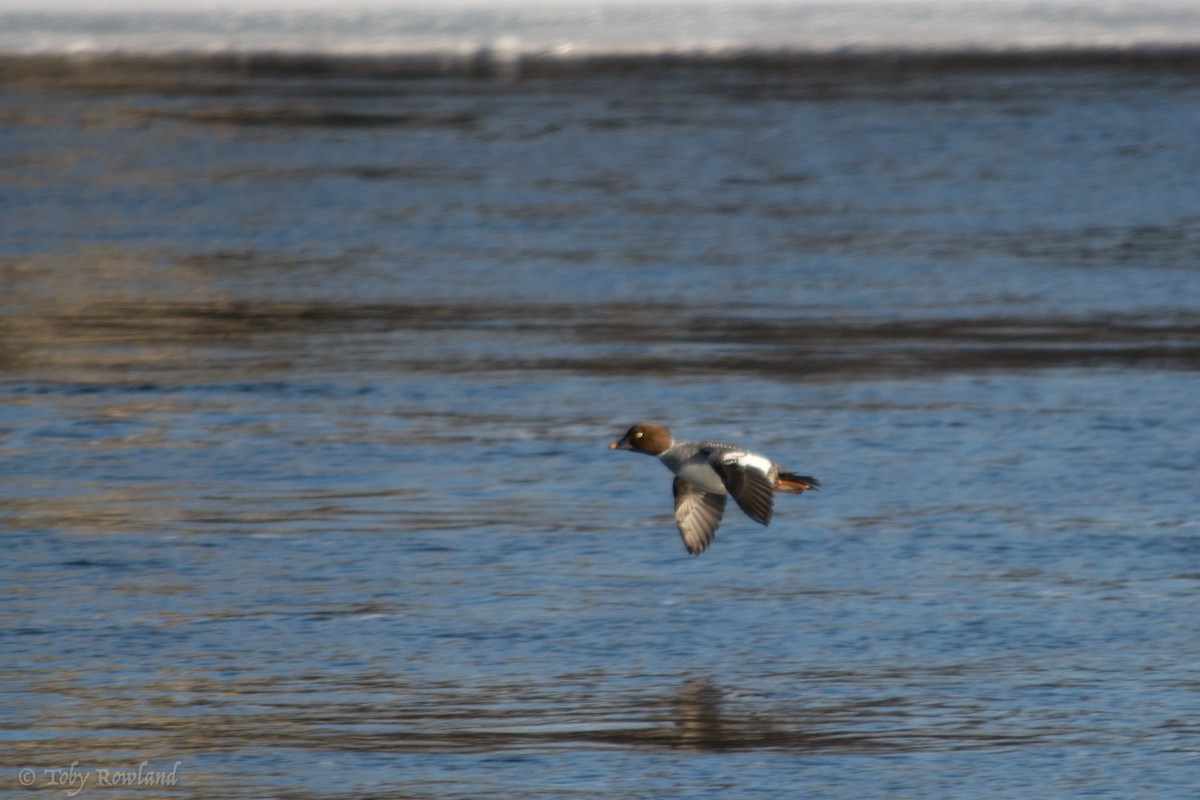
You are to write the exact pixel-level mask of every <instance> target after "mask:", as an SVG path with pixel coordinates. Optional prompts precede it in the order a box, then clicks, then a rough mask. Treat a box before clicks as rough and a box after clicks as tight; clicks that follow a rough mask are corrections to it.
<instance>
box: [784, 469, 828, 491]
mask: <svg viewBox="0 0 1200 800" xmlns="http://www.w3.org/2000/svg"><path fill="white" fill-rule="evenodd" d="M820 485H821V482H820V481H819V480H817V479H816V478H813V477H810V476H808V475H796V474H794V473H791V472H782V471H781V472H780V473H779V480H778V481H777V482H776V483H775V491H776V492H778V493H780V494H800V493H801V492H807V491H808V490H809V489H816V488H818V487H820Z"/></svg>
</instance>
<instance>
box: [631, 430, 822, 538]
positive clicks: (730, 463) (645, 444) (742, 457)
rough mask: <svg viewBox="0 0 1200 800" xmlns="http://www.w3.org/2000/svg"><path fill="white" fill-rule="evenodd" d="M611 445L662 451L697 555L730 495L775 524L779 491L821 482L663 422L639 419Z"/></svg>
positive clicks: (682, 531)
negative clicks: (679, 437) (681, 433)
mask: <svg viewBox="0 0 1200 800" xmlns="http://www.w3.org/2000/svg"><path fill="white" fill-rule="evenodd" d="M608 449H609V450H632V451H633V452H635V453H645V454H646V455H648V456H658V460H659V461H661V462H662V463H663V464H665V465H666V467H667V469H669V470H671V472H674V473H675V485H674V490H675V521H676V522H677V523H678V524H679V535H680V536H682V537H683V546H684V547H686V548H687V551H688V552H689V553H691V554H692V555H694V556H698V555H700V554H701V553H703V552H704V551H705V550H706V549H708V545H709V543H710V542H712V540H713V536H715V535H716V533H717V525H719V524H720V522H721V517H722V516H724V514H725V497H726V495H733V499H734V502H736V503H737V504H738V508H740V509H742V511H744V512H746V516H748V517H750V519H752V520H754V521H755V522H757V523H759V524H761V525H769V524H771V515H772V514H773V513H774V510H775V493H776V492H779V493H782V494H800V493H801V492H804V491H807V490H809V489H816V488H817V487H818V486H820V481H818V480H817V479H816V478H812V477H809V476H807V475H796V474H794V473H791V472H785V471H784V470H782V469H780V468H779V465H778V464H776V463H775V462H773V461H771V459H769V458H767V457H766V456H760V455H758V454H757V453H751V452H750V451H748V450H743V449H742V448H740V447H734V446H733V445H729V444H720V443H719V442H677V441H675V440H674V439H672V438H671V432H670V431H669V430H667V429H666V428H665V427H664V426H662V425H658V424H655V423H653V422H639V423H637V424H636V425H634V426H633V427H632V428H630V429H629V430H628V431H626V432H625V435H624V436H622V437H621V438H620V439H619V440H617V441H615V442H613V443H612V444H610V445H609V446H608Z"/></svg>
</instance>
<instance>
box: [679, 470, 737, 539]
mask: <svg viewBox="0 0 1200 800" xmlns="http://www.w3.org/2000/svg"><path fill="white" fill-rule="evenodd" d="M674 490H675V522H676V523H678V525H679V535H680V536H681V537H683V546H684V547H686V548H687V551H688V552H689V553H691V554H692V555H694V556H698V555H700V554H701V553H703V552H704V551H705V550H707V549H708V545H709V544H710V543H711V542H712V540H713V537H714V536H716V535H717V525H719V524H720V523H721V517H723V516H725V495H723V494H714V493H713V492H706V491H704V490H703V489H701V488H699V487H697V486H693V485H692V484H690V483H688V482H687V481H685V480H683V478H676V479H675V484H674Z"/></svg>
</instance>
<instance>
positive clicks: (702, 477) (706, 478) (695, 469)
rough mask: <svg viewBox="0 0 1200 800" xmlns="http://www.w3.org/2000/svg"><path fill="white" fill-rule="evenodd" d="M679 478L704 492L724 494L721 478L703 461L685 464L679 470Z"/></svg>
mask: <svg viewBox="0 0 1200 800" xmlns="http://www.w3.org/2000/svg"><path fill="white" fill-rule="evenodd" d="M679 477H681V478H683V479H684V480H685V481H687V482H688V483H690V484H692V485H693V486H698V487H700V488H701V489H703V490H704V491H706V492H713V493H714V494H725V484H723V483H721V477H720V476H719V475H717V473H716V471H715V470H713V468H712V467H710V466H709V465H708V463H707V462H705V461H693V462H691V463H689V464H685V465H684V467H683V469H681V470H679Z"/></svg>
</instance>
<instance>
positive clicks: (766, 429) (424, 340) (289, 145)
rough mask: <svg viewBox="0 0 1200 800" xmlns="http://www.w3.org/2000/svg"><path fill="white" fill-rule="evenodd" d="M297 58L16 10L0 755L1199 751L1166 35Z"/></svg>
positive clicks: (667, 782)
mask: <svg viewBox="0 0 1200 800" xmlns="http://www.w3.org/2000/svg"><path fill="white" fill-rule="evenodd" d="M73 65H74V66H73ZM326 66H327V67H328V70H327V71H325V72H321V71H317V72H316V73H314V72H313V71H312V70H311V68H310V67H311V65H308V64H290V63H284V64H282V65H278V64H277V65H275V66H271V67H269V68H264V69H262V71H258V70H256V69H255V68H254V67H253V66H247V65H245V64H242V65H237V64H234V65H222V64H213V63H211V62H205V61H202V60H201V61H195V62H188V63H186V64H183V65H182V66H179V65H172V64H170V63H167V62H161V63H160V62H155V63H154V64H152V65H151V67H152V68H150V69H135V68H131V67H129V65H122V64H120V63H110V62H98V63H96V64H91V65H88V66H87V67H86V68H84V67H79V66H78V65H76V63H75V62H69V61H65V62H57V61H56V62H50V63H49V64H45V63H42V64H34V65H30V64H28V63H25V62H19V63H17V64H16V65H15V66H14V64H13V63H12V62H9V63H7V64H6V67H5V69H6V70H7V71H6V73H5V74H6V75H7V76H8V79H7V81H6V82H5V83H4V84H3V90H2V93H0V125H2V130H3V134H2V135H0V205H2V206H3V209H4V213H3V215H2V216H0V475H2V476H3V479H2V481H3V482H2V483H0V536H3V540H4V545H5V551H6V553H7V557H6V558H5V559H4V561H3V566H0V571H2V572H0V574H2V576H3V577H2V578H0V580H2V583H0V587H2V591H0V598H2V600H0V654H2V655H0V677H2V680H0V687H2V688H0V692H2V693H3V702H2V703H0V736H3V738H4V747H2V748H0V774H2V775H3V778H4V780H5V781H6V784H5V785H9V786H14V787H15V786H20V785H24V784H25V783H26V782H27V781H28V783H29V784H30V785H32V786H33V787H35V788H39V789H43V790H53V791H55V792H58V791H66V789H65V788H64V787H63V786H60V785H55V784H54V783H53V781H54V780H55V776H57V775H58V774H59V773H58V772H56V770H67V769H68V768H70V767H72V764H73V763H74V762H77V764H76V765H75V767H74V769H75V770H76V773H77V774H78V775H80V776H81V777H82V779H87V780H89V781H90V783H88V784H87V785H86V786H85V787H83V790H82V792H81V793H80V796H90V795H91V794H93V793H95V792H97V791H106V792H110V793H111V792H114V791H117V790H115V789H112V788H104V789H102V788H101V787H100V786H99V783H100V781H101V779H102V778H103V777H104V775H105V772H104V771H105V770H108V771H109V774H111V773H113V772H115V771H119V770H126V771H127V770H134V771H136V770H137V769H138V766H139V764H141V763H142V762H146V763H147V767H146V769H148V770H158V771H168V770H171V769H172V766H173V765H174V764H176V762H178V768H177V770H176V771H175V773H174V777H175V780H174V781H173V783H171V784H168V785H143V786H140V787H138V788H137V789H136V790H135V789H131V788H130V789H126V790H125V791H126V792H127V793H128V794H130V795H133V794H136V796H138V797H142V796H146V797H152V796H166V797H192V796H196V797H206V798H249V797H264V796H271V797H280V796H287V797H346V798H350V797H355V798H359V797H372V796H389V797H390V796H403V797H514V796H515V797H552V796H553V797H561V796H574V797H596V798H600V797H605V798H608V797H614V796H616V797H642V796H645V797H649V796H654V797H693V796H694V797H711V796H713V795H714V794H720V795H721V796H728V797H755V796H764V797H794V796H798V795H801V796H814V797H845V798H872V797H879V798H883V797H887V798H902V797H920V796H937V797H947V798H953V797H961V798H978V797H1041V798H1067V797H1072V798H1073V797H1089V798H1096V797H1100V798H1128V797H1154V798H1175V797H1178V798H1185V797H1191V796H1192V794H1193V793H1194V788H1195V786H1196V783H1197V780H1198V779H1200V768H1198V766H1197V764H1198V761H1197V758H1198V752H1200V728H1198V727H1197V724H1196V722H1195V720H1196V712H1197V710H1198V709H1197V700H1196V686H1197V682H1198V681H1200V671H1198V669H1197V666H1196V665H1197V655H1198V654H1200V649H1198V644H1197V643H1198V641H1200V639H1198V636H1200V622H1198V620H1200V613H1198V612H1200V608H1198V606H1200V601H1198V600H1197V597H1198V596H1200V595H1198V592H1197V589H1198V588H1200V529H1198V526H1197V521H1196V489H1195V476H1196V474H1197V470H1198V469H1200V435H1198V434H1197V431H1200V407H1198V406H1197V404H1196V403H1195V402H1194V401H1193V399H1192V398H1194V397H1195V396H1196V391H1197V380H1196V368H1197V366H1198V365H1200V313H1198V311H1200V282H1198V281H1197V279H1196V268H1197V267H1196V265H1197V263H1198V256H1200V200H1198V199H1197V196H1196V194H1195V191H1194V181H1193V180H1192V176H1194V174H1195V172H1196V169H1197V167H1200V144H1198V140H1197V139H1196V137H1195V135H1194V132H1195V130H1197V129H1198V128H1200V89H1197V87H1198V86H1200V83H1198V82H1197V81H1196V80H1195V77H1196V75H1195V72H1194V69H1195V68H1194V64H1193V63H1192V62H1190V61H1187V60H1184V61H1161V60H1154V59H1150V60H1146V61H1138V62H1136V63H1132V64H1131V63H1129V62H1128V61H1126V60H1122V59H1114V60H1105V59H1103V58H1098V59H1093V60H1080V59H1078V58H1069V57H1063V58H1061V59H1059V58H1044V59H1043V58H1041V57H1038V58H1034V59H1024V58H1014V59H1011V60H1007V61H1004V62H1002V63H999V64H997V63H995V62H986V63H984V62H981V61H979V60H973V59H965V60H953V59H952V60H949V61H941V60H936V61H929V60H923V59H916V60H904V59H901V60H900V61H892V60H887V59H884V60H882V61H880V60H874V59H871V58H862V59H857V58H850V59H848V60H839V59H828V60H826V59H817V60H816V61H813V62H803V61H799V62H795V63H792V64H791V65H790V66H789V65H779V64H776V65H774V66H770V67H763V66H762V65H759V67H758V68H751V67H750V66H738V65H733V64H728V63H725V62H722V61H720V60H710V61H702V62H697V63H691V64H690V65H684V66H678V67H676V66H671V65H663V64H655V63H648V62H639V61H622V62H620V66H621V68H620V69H608V70H605V69H596V70H593V71H584V72H578V71H573V70H571V69H564V70H561V71H556V70H555V69H552V68H546V69H545V70H544V71H542V72H540V73H538V72H536V71H534V72H533V73H530V72H525V73H523V75H522V76H520V77H516V78H514V77H513V76H512V75H508V76H500V77H497V76H495V75H488V74H485V75H477V74H475V73H473V72H471V71H470V70H467V71H451V72H450V74H447V75H445V76H443V77H428V76H421V77H417V76H414V75H410V74H406V73H404V71H403V70H400V71H399V72H388V71H387V70H383V72H382V73H368V74H364V73H363V72H361V71H359V69H358V68H357V67H355V66H353V65H350V64H346V63H343V62H330V63H329V64H327V65H326ZM610 66H611V65H610ZM418 71H419V70H418ZM505 77H507V79H505ZM643 418H645V419H655V420H659V421H662V422H665V423H667V424H670V425H671V426H672V428H673V429H674V430H675V431H676V432H677V433H678V434H679V435H681V436H685V437H695V438H720V439H726V440H732V441H737V442H740V443H744V444H746V445H748V446H752V447H754V448H755V449H757V450H760V451H761V452H764V453H766V454H769V455H770V456H772V457H773V458H775V459H776V460H778V461H780V462H781V463H783V464H784V465H785V466H786V467H789V468H791V469H795V470H797V471H800V472H803V473H805V474H812V475H816V476H817V477H818V478H820V479H821V481H822V489H821V491H819V492H815V493H809V494H805V495H803V496H801V497H787V496H783V497H780V498H779V500H778V503H777V510H776V516H775V520H774V522H773V523H772V525H771V527H770V528H767V529H763V528H761V527H759V526H757V525H755V524H753V523H752V522H750V521H749V520H748V519H746V518H745V517H743V516H742V515H741V514H740V513H739V512H737V511H736V510H732V509H731V511H730V513H729V514H728V515H727V517H726V519H725V521H724V523H723V524H722V527H721V529H720V532H719V533H718V535H717V539H716V541H715V542H714V544H713V546H712V547H711V549H710V550H709V551H708V552H707V553H705V554H704V555H703V556H701V557H698V558H692V557H690V556H688V555H687V554H686V553H685V551H684V550H683V547H682V545H681V543H680V541H679V539H678V535H677V534H676V532H675V530H674V524H673V521H672V519H671V514H670V512H671V498H670V476H669V474H668V473H667V472H666V471H665V470H663V469H662V467H661V466H659V465H658V464H656V463H655V462H654V461H653V460H651V459H647V458H644V457H641V456H635V455H631V454H628V453H612V452H610V451H609V450H608V449H607V445H608V443H609V442H610V441H612V440H613V439H614V438H616V437H617V436H619V435H620V434H621V432H622V431H623V430H624V429H625V427H627V426H628V424H629V423H630V422H632V421H634V420H637V419H643ZM22 770H30V772H28V773H24V772H22Z"/></svg>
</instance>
